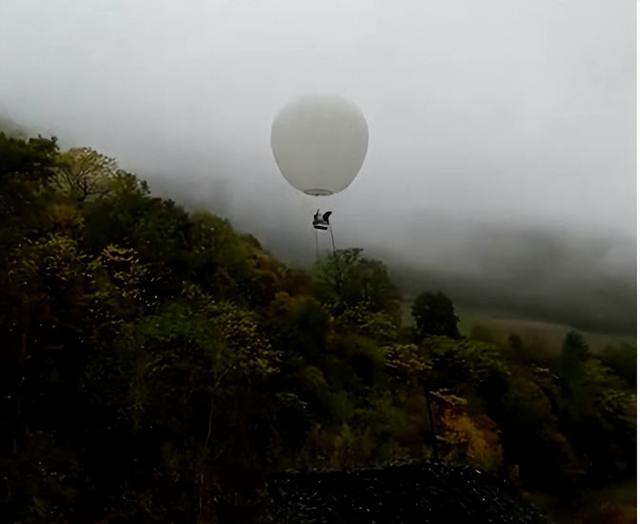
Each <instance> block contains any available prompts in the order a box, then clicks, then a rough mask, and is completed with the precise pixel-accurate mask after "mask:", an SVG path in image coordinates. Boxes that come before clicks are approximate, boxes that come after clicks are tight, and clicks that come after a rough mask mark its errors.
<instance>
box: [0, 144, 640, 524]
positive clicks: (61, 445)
mask: <svg viewBox="0 0 640 524" xmlns="http://www.w3.org/2000/svg"><path fill="white" fill-rule="evenodd" d="M0 219H1V220H0V330H1V333H2V335H3V345H2V348H1V349H0V399H2V402H1V404H0V410H1V411H0V425H1V426H0V466H1V468H2V471H3V474H4V481H3V483H2V484H1V485H0V514H2V515H3V518H6V519H7V520H8V521H9V522H49V523H65V522H103V523H107V522H108V523H117V522H158V523H164V522H185V523H196V522H197V523H209V522H220V521H222V522H235V521H237V520H238V519H239V515H243V514H246V509H247V508H249V507H255V505H256V504H257V501H259V500H261V498H262V497H264V494H265V490H267V488H268V485H269V482H268V479H272V478H273V475H274V474H277V473H279V472H284V471H289V470H295V471H309V470H328V469H331V470H337V471H342V472H344V471H352V470H357V469H360V468H370V467H372V466H380V465H388V464H396V463H405V462H418V463H422V464H427V463H428V462H429V460H430V459H434V458H436V457H437V459H438V461H437V462H438V463H440V461H442V462H443V463H445V464H454V463H456V464H464V465H467V466H469V467H473V468H477V469H478V470H480V471H483V472H485V473H486V474H487V475H490V476H492V478H498V479H502V481H504V482H508V483H509V484H510V485H512V486H515V487H514V488H513V489H514V490H515V491H516V492H517V491H518V490H520V491H524V492H536V493H542V494H543V495H544V496H545V497H547V500H551V501H553V502H554V503H556V506H557V505H560V507H561V509H562V510H563V512H560V513H558V515H565V517H562V518H566V519H570V518H573V517H572V515H573V516H575V515H576V514H577V512H585V511H588V513H589V514H590V515H591V516H594V517H596V518H597V517H598V515H607V519H609V520H608V522H614V520H612V519H614V518H617V519H619V520H618V521H617V522H623V521H624V520H621V519H623V518H624V516H625V515H628V511H627V509H628V508H618V507H615V506H614V507H611V505H610V504H609V505H607V504H604V503H602V502H601V501H600V500H598V499H593V500H592V498H591V494H592V493H593V492H595V491H597V490H602V489H605V488H607V487H610V486H613V485H614V484H616V485H617V484H619V483H625V482H626V483H629V482H633V481H634V480H633V479H635V449H636V420H635V409H636V394H635V383H636V382H635V381H636V377H635V357H636V355H635V348H634V347H631V346H628V345H625V344H618V345H613V346H611V347H609V348H607V349H606V350H603V351H599V352H597V353H596V352H594V351H592V350H591V348H590V347H589V346H588V344H587V343H586V341H585V339H584V338H583V337H582V336H581V335H580V334H579V333H577V332H573V331H570V332H568V333H565V335H564V336H563V337H562V340H561V341H559V342H560V344H559V347H555V348H554V351H540V350H539V349H540V348H538V347H537V343H538V342H537V341H536V340H535V338H531V339H527V338H526V336H521V337H518V336H510V337H508V339H507V340H504V339H502V338H499V339H497V340H491V339H490V337H487V336H486V335H487V333H486V332H485V333H484V334H483V333H478V332H475V333H469V336H465V333H464V332H463V333H460V326H459V323H458V320H457V318H456V312H455V305H454V304H453V303H452V301H451V300H450V298H449V297H448V296H447V295H446V294H443V293H437V292H436V291H437V290H435V289H429V288H424V289H415V294H414V296H412V297H411V299H412V310H413V311H412V313H413V318H414V319H415V323H414V325H410V323H409V322H407V321H406V320H403V314H402V309H403V306H402V304H403V296H402V293H401V292H400V288H399V286H398V284H397V282H395V281H394V280H393V278H392V277H391V276H390V272H389V271H388V269H387V267H386V266H385V264H384V263H382V262H381V261H380V260H377V259H375V258H371V257H369V256H368V254H367V253H366V252H363V251H362V250H361V249H358V248H350V249H341V250H338V251H336V253H334V254H332V255H329V256H326V257H324V258H322V259H321V260H319V261H318V263H317V264H316V265H315V266H314V267H313V268H312V269H311V270H310V271H303V270H300V269H292V268H290V267H287V266H286V265H285V264H284V263H282V262H281V261H279V260H278V259H277V258H275V257H274V256H272V255H271V254H270V252H269V250H268V249H266V248H265V247H263V246H262V245H261V244H260V242H259V241H258V240H257V239H256V238H255V237H253V236H252V235H250V234H246V233H241V232H238V231H236V230H235V229H234V228H233V227H232V226H231V224H230V223H229V222H228V221H227V220H225V219H224V218H221V217H219V216H217V215H215V214H213V213H210V212H198V213H189V212H187V211H186V210H185V209H184V208H183V207H181V206H180V205H179V204H177V203H176V202H174V201H172V200H169V199H166V198H159V197H156V196H154V195H153V194H151V193H150V191H149V189H148V186H147V184H146V183H145V182H144V181H143V180H141V179H140V178H138V177H137V176H136V175H134V174H132V173H128V172H125V171H123V170H121V169H120V168H119V167H118V164H117V162H116V160H114V159H111V158H108V157H105V156H104V155H101V154H100V153H98V152H96V151H94V150H92V149H90V148H78V149H71V150H67V151H61V150H60V148H59V147H58V145H57V143H56V141H55V140H52V139H45V138H37V139H29V140H26V139H20V138H9V137H7V136H6V135H4V134H2V133H0ZM489 335H491V333H489ZM553 344H556V342H553ZM631 364H633V366H632V365H631ZM485 473H483V475H484V474H485ZM474 482H475V481H474ZM452 486H453V484H452ZM487 486H488V484H482V485H481V489H485V488H486V489H489V488H488V487H487ZM451 489H452V490H453V488H451ZM479 489H480V488H479ZM445 491H446V489H445ZM452 493H453V491H452V492H451V493H449V496H452ZM519 495H520V494H518V497H519ZM390 496H391V498H393V496H392V495H390ZM343 502H344V501H343ZM343 502H341V504H342V503H343ZM401 503H402V501H399V502H398V504H401ZM553 506H554V505H553V504H550V505H549V507H553ZM352 509H353V508H352ZM223 510H224V511H223ZM346 514H349V511H347V513H346ZM223 515H224V516H223ZM451 515H453V513H451ZM451 515H450V516H451ZM566 515H569V517H566ZM612 515H613V517H612ZM268 516H269V515H260V516H259V517H260V518H266V517H268ZM441 518H445V517H444V516H441ZM565 521H566V522H570V521H571V520H565ZM476 522H478V520H476Z"/></svg>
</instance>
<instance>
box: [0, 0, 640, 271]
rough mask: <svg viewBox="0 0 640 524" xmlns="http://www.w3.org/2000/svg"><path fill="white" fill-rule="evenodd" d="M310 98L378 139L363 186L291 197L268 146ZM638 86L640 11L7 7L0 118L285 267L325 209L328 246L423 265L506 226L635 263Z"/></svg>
mask: <svg viewBox="0 0 640 524" xmlns="http://www.w3.org/2000/svg"><path fill="white" fill-rule="evenodd" d="M309 92H312V93H313V92H328V93H338V94H342V95H344V96H346V97H348V98H350V99H352V100H353V101H354V102H356V103H357V104H358V105H359V107H360V108H361V109H362V111H363V113H364V114H365V116H366V118H367V120H368V124H369V132H370V142H369V153H368V156H367V158H366V160H365V163H364V166H363V169H362V171H361V174H360V176H359V177H358V179H357V180H356V181H355V182H354V183H353V184H352V185H351V186H350V187H349V188H348V189H347V190H346V191H345V192H344V193H342V194H340V195H337V196H336V197H334V198H332V199H331V200H328V199H325V200H316V201H314V199H312V198H311V197H306V196H303V195H299V194H297V193H296V192H295V191H294V190H293V189H292V188H290V187H289V186H288V185H287V184H286V182H285V181H284V180H283V179H282V177H281V176H280V174H279V172H278V170H277V167H276V165H275V162H274V161H273V157H272V154H271V151H270V148H269V132H270V127H271V122H272V120H273V117H274V116H275V114H276V113H277V111H278V110H279V109H280V108H281V106H282V105H284V104H285V103H286V102H288V101H289V100H290V99H292V98H294V97H296V96H298V95H301V94H305V93H309ZM635 92H636V90H635V2H633V1H632V0H616V1H614V2H607V1H605V0H484V1H478V0H437V1H433V0H417V1H409V0H403V1H401V2H391V1H384V2H383V1H364V0H354V1H342V2H337V1H330V0H323V1H317V0H287V1H285V0H279V1H258V0H253V1H249V0H221V1H213V0H189V1H164V0H162V1H161V0H135V1H132V0H103V1H94V0H75V1H72V0H56V1H55V2H51V1H48V2H47V1H42V0H39V1H36V0H2V1H1V2H0V114H4V115H9V116H10V117H11V118H12V119H13V120H15V121H16V122H18V123H20V124H22V125H24V126H27V127H29V128H31V129H35V130H38V131H42V132H45V133H53V134H56V135H57V136H59V137H60V139H61V141H62V144H63V145H65V146H70V145H88V146H92V147H94V148H96V149H98V150H100V151H102V152H104V153H107V154H109V155H112V156H114V157H116V158H117V159H118V160H119V161H120V164H121V166H122V167H124V168H126V169H129V170H132V171H136V172H138V173H139V174H141V175H143V176H145V177H147V178H148V179H149V180H150V181H151V185H152V188H159V189H160V190H162V191H165V192H168V193H170V194H171V195H172V197H173V198H174V199H176V200H178V201H179V202H183V203H189V204H196V205H199V206H201V207H207V206H209V207H211V208H213V209H214V210H218V211H219V212H221V214H223V215H226V216H228V217H230V218H231V219H232V221H233V222H234V223H235V224H237V225H239V226H240V227H241V228H245V229H247V230H251V231H253V232H256V233H257V235H258V236H259V237H260V236H262V237H266V238H272V239H274V242H273V244H274V247H275V250H276V251H278V249H282V248H283V246H284V245H285V244H286V243H287V242H289V239H294V238H296V239H301V240H300V242H302V243H303V244H304V243H305V242H306V243H307V244H305V245H307V246H309V247H310V246H312V245H313V241H312V236H311V232H310V228H309V222H310V215H311V211H312V210H315V208H316V202H318V204H317V207H323V208H327V207H328V208H331V209H333V210H334V213H335V214H334V222H335V224H336V233H337V235H338V240H339V241H340V242H342V243H347V244H350V245H353V244H358V245H364V246H366V247H372V248H374V249H375V248H379V249H380V250H381V251H384V250H386V251H388V252H395V253H397V252H399V251H401V250H408V249H411V254H412V255H415V257H414V258H416V260H421V259H423V258H424V259H429V260H431V261H432V262H433V263H436V262H438V261H440V262H441V263H443V264H452V263H453V264H455V263H459V264H462V262H463V261H461V258H464V259H466V263H469V264H471V263H472V262H469V256H468V252H467V256H465V255H464V253H465V246H466V245H468V242H469V235H470V232H473V231H475V230H476V229H474V228H477V227H480V226H483V224H489V225H491V224H497V225H498V226H500V227H502V226H509V227H511V226H513V227H516V228H521V227H524V228H531V227H538V226H540V227H544V228H547V229H549V230H552V231H560V232H562V233H563V234H565V235H568V236H569V237H571V238H573V239H574V243H575V242H577V243H579V242H580V239H581V238H583V237H584V238H587V237H589V238H591V237H593V238H600V239H606V238H609V239H615V240H612V243H611V244H610V245H609V247H606V248H605V249H604V251H603V252H602V253H600V255H599V256H600V258H599V259H598V260H599V261H600V262H602V264H605V265H606V264H609V263H612V264H613V265H612V266H611V267H612V268H613V269H612V271H614V272H615V271H617V269H616V268H618V266H620V264H622V265H623V266H624V267H626V268H627V269H628V268H629V267H632V266H633V264H634V263H635V258H634V257H635V247H633V249H631V248H630V247H629V246H631V245H632V244H633V246H635V244H634V242H635V240H634V239H635V145H636V143H635ZM382 208H383V209H384V213H383V217H382V216H381V215H380V209H382ZM491 227H493V226H491ZM277 230H282V231H284V234H283V235H278V234H276V231H277ZM289 235H290V236H289ZM576 239H577V240H576ZM603 241H604V240H603ZM605 243H606V242H605ZM492 245H493V244H492ZM625 246H626V247H625ZM494 248H495V249H496V250H501V249H503V250H504V249H507V248H505V247H504V246H502V247H501V246H500V245H499V243H498V244H497V245H494ZM305 249H306V248H305ZM598 249H600V248H598ZM507 251H508V249H507ZM429 257H431V258H429ZM485 258H486V257H485ZM567 260H569V259H567ZM571 260H573V259H571ZM565 262H567V261H565ZM616 264H617V265H616ZM463 265H464V264H463ZM565 265H566V264H565ZM461 267H462V266H461Z"/></svg>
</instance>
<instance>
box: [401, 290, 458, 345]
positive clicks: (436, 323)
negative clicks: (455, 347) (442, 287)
mask: <svg viewBox="0 0 640 524" xmlns="http://www.w3.org/2000/svg"><path fill="white" fill-rule="evenodd" d="M411 314H412V316H413V318H414V320H415V322H416V326H417V327H418V331H419V333H420V334H421V335H422V336H423V337H427V336H433V335H435V336H445V337H450V338H460V333H459V331H458V320H459V319H458V317H457V316H456V313H455V309H454V307H453V302H451V299H450V298H449V297H447V295H445V294H444V293H442V292H440V291H439V292H437V293H429V292H424V293H421V294H420V295H418V296H417V297H416V299H415V301H414V302H413V306H412V307H411Z"/></svg>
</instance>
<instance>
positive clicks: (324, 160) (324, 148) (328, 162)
mask: <svg viewBox="0 0 640 524" xmlns="http://www.w3.org/2000/svg"><path fill="white" fill-rule="evenodd" d="M368 143H369V130H368V128H367V121H366V120H365V118H364V116H363V115H362V113H361V112H360V110H359V109H358V108H357V107H356V106H355V105H354V104H353V103H351V102H349V101H348V100H345V99H344V98H341V97H338V96H307V97H304V98H301V99H299V100H296V101H294V102H292V103H290V104H288V105H286V106H285V107H284V108H283V109H282V110H281V111H280V113H278V115H277V116H276V118H275V120H274V121H273V126H272V127H271V149H272V150H273V156H274V157H275V159H276V163H277V164H278V167H279V168H280V171H281V172H282V175H283V176H284V178H285V179H286V180H287V181H288V182H289V184H291V185H292V186H293V187H295V188H296V189H299V190H300V191H304V192H305V193H307V194H308V195H315V196H321V195H332V194H334V193H338V192H339V191H342V190H343V189H345V188H347V187H348V186H349V184H351V182H353V180H354V179H355V177H356V175H357V174H358V171H360V168H361V167H362V163H363V162H364V157H365V155H366V153H367V146H368Z"/></svg>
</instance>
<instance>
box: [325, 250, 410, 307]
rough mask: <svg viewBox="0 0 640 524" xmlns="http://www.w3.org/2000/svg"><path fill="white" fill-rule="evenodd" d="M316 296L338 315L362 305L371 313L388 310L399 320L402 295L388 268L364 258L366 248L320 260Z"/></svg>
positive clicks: (336, 253)
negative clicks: (363, 253)
mask: <svg viewBox="0 0 640 524" xmlns="http://www.w3.org/2000/svg"><path fill="white" fill-rule="evenodd" d="M314 275H315V281H316V293H317V295H318V296H319V298H320V299H321V300H322V302H324V303H325V304H329V305H330V306H331V308H332V310H334V311H335V312H337V313H342V312H343V311H345V310H347V309H349V308H352V307H354V306H356V305H358V304H360V305H364V306H365V308H366V309H367V311H373V312H379V311H385V312H387V313H390V314H393V315H394V316H396V317H398V318H399V300H398V299H399V298H400V294H399V292H398V290H397V289H396V288H395V286H394V285H393V284H392V283H391V279H390V278H389V274H388V272H387V268H386V267H385V265H384V264H383V263H382V262H381V261H379V260H374V259H370V258H365V257H363V256H362V249H359V248H351V249H339V250H337V251H336V252H335V253H332V254H330V255H329V256H327V257H326V258H324V259H322V260H320V261H319V262H318V264H317V265H316V268H315V270H314Z"/></svg>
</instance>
